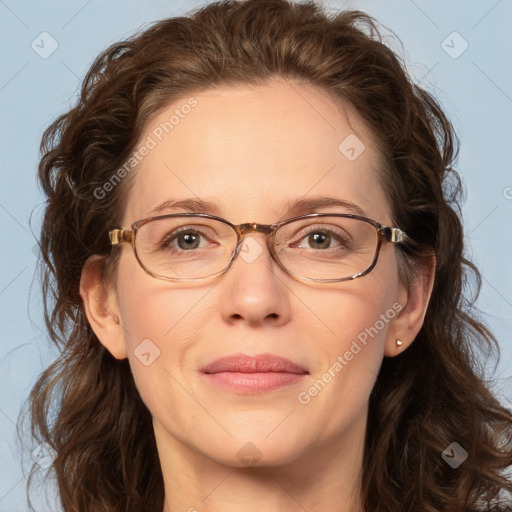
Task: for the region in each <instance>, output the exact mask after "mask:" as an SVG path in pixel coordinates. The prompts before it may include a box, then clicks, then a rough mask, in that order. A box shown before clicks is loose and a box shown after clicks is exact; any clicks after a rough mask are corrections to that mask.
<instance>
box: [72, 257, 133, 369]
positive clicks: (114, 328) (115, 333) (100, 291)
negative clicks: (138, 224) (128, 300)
mask: <svg viewBox="0 0 512 512" xmlns="http://www.w3.org/2000/svg"><path fill="white" fill-rule="evenodd" d="M104 264H105V257H104V256H100V255H97V254H95V255H93V256H91V257H90V258H88V259H87V261H86V262H85V264H84V267H83V269H82V276H81V278H80V296H81V297H82V300H83V302H84V307H85V314H86V315H87V319H88V320H89V324H90V325H91V328H92V330H93V331H94V333H95V334H96V336H97V338H98V340H99V341H100V343H101V344H102V345H103V346H104V347H105V348H106V349H107V350H108V351H109V352H110V353H111V354H112V355H113V356H114V357H115V358H116V359H126V358H127V357H128V354H127V351H126V343H125V337H124V329H123V326H122V324H121V321H120V318H121V314H120V310H119V303H118V300H117V294H116V290H115V287H114V286H112V288H111V289H107V288H106V287H105V285H104V284H103V283H102V280H101V272H102V268H103V265H104Z"/></svg>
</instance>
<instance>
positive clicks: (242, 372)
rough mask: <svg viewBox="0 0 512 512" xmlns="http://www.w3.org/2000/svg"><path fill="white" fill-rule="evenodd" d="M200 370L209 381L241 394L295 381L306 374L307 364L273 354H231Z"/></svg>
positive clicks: (295, 382)
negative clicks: (299, 363) (304, 366)
mask: <svg viewBox="0 0 512 512" xmlns="http://www.w3.org/2000/svg"><path fill="white" fill-rule="evenodd" d="M200 371H201V373H202V374H203V375H204V376H205V378H206V379H207V380H208V382H209V383H210V384H212V385H215V386H218V387H220V388H223V389H226V390H228V391H232V392H237V393H241V394H245V393H249V394H250V393H260V392H265V391H272V390H274V389H278V388H281V387H283V386H289V385H292V384H297V383H299V382H301V381H302V380H303V379H304V378H305V377H306V376H307V375H309V371H308V370H307V369H306V368H303V367H301V366H299V365H298V364H296V363H294V362H293V361H290V360H288V359H284V358H282V357H278V356H274V355H272V354H260V355H257V356H248V355H246V354H234V355H231V356H227V357H222V358H220V359H217V360H215V361H213V362H211V363H209V364H207V365H206V366H205V367H203V368H201V370H200Z"/></svg>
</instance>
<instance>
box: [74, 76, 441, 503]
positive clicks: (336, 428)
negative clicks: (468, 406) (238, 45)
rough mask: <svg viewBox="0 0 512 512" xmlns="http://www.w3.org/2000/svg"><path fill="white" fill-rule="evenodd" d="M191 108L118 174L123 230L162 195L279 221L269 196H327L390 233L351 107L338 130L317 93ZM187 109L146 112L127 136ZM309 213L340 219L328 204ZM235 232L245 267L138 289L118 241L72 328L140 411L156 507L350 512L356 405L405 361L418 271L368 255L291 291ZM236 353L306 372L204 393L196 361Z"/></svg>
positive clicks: (218, 96) (212, 93)
mask: <svg viewBox="0 0 512 512" xmlns="http://www.w3.org/2000/svg"><path fill="white" fill-rule="evenodd" d="M191 96H194V98H196V100H197V102H198V103H197V106H196V107H195V108H194V109H193V110H192V111H191V112H190V113H189V114H188V115H187V116H186V117H184V118H183V119H180V123H179V124H178V125H177V126H175V127H174V129H173V130H172V132H171V133H169V134H167V135H165V136H164V137H163V138H162V140H161V141H160V142H158V144H157V146H156V147H155V148H154V149H152V150H151V151H150V152H149V153H148V155H147V156H146V157H145V158H144V159H143V160H142V161H141V162H140V163H139V164H138V166H137V168H136V170H135V171H133V172H136V173H137V175H136V177H135V183H134V188H133V189H132V192H131V194H130V195H129V197H128V201H127V204H126V210H125V212H124V217H123V220H122V223H121V225H122V227H123V228H125V229H129V228H130V225H131V224H132V223H133V222H135V221H137V220H139V219H143V218H146V217H149V216H151V214H150V213H149V212H150V210H151V209H152V208H153V207H154V206H156V205H157V204H158V203H160V202H162V201H164V200H166V199H169V198H171V197H172V198H176V197H179V198H184V197H187V198H188V197H191V198H200V199H208V200H211V201H214V202H216V203H217V205H218V208H219V212H218V214H219V215H220V216H221V217H224V218H226V219H227V220H229V221H230V222H232V223H234V224H240V223H243V222H258V223H265V224H271V223H273V222H277V221H279V220H282V219H284V218H286V217H283V211H284V206H283V205H284V203H285V201H287V200H294V199H297V198H300V197H310V196H328V197H338V198H342V199H344V200H346V201H350V202H352V203H354V204H356V205H357V206H359V207H360V208H361V209H362V210H363V211H364V213H365V215H366V216H368V217H370V218H372V219H375V220H377V221H379V222H381V223H382V224H385V225H391V226H392V225H394V224H393V222H392V219H391V215H390V212H391V209H390V206H389V204H388V200H387V198H386V196H385V194H384V192H383V189H382V185H381V182H380V179H381V176H380V174H379V173H380V172H381V171H380V170H379V168H381V166H382V162H381V161H380V157H379V155H378V154H377V152H376V150H375V149H374V148H375V143H374V142H373V141H372V138H371V137H370V136H369V135H368V134H367V132H366V130H365V129H364V126H363V125H362V123H361V122H360V121H359V119H358V117H357V116H356V115H353V113H352V114H351V115H350V116H349V119H350V124H349V122H348V120H347V117H346V116H344V115H342V113H341V112H340V110H339V109H337V108H336V105H335V103H334V102H333V100H332V99H331V98H330V97H329V96H328V95H327V94H326V93H325V92H324V91H322V90H320V89H317V88H314V87H311V86H306V85H299V84H296V83H288V82H286V81H284V80H275V81H273V82H271V83H269V84H268V85H266V86H258V87H250V86H246V85H244V86H238V87H232V86H231V87H228V86H225V87H218V88H216V89H208V90H205V91H202V92H198V93H196V94H193V95H191ZM187 98H188V97H185V98H183V99H182V100H180V101H176V102H174V103H173V104H171V105H168V106H167V107H166V108H165V109H163V110H162V111H161V112H159V113H158V114H157V116H156V117H154V118H153V119H152V120H151V121H150V122H149V123H148V125H147V127H146V131H145V133H144V134H143V136H142V137H141V141H143V140H145V139H146V137H147V136H148V135H151V134H152V132H153V130H154V129H155V127H157V126H158V125H159V124H160V123H162V122H164V121H167V120H169V117H170V116H171V115H172V114H173V112H174V110H175V109H176V108H179V107H180V105H183V104H184V103H185V102H186V100H187ZM350 134H356V135H357V137H358V138H359V139H360V140H361V141H363V143H364V144H365V146H366V149H365V151H364V152H363V153H362V154H361V155H360V156H359V157H358V158H356V159H355V160H354V161H350V160H349V159H347V158H346V157H345V156H344V155H343V154H342V153H341V152H340V151H339V149H338V145H339V144H340V142H341V141H342V140H344V139H345V138H346V137H347V136H348V135H350ZM317 211H318V212H319V213H328V212H331V213H351V212H350V211H349V210H347V209H346V208H344V207H339V206H335V207H329V208H325V209H322V210H317ZM163 213H178V212H174V211H167V212H161V213H160V214H163ZM205 213H213V212H205ZM305 213H315V212H314V211H310V212H305ZM251 237H253V239H254V240H256V241H257V242H258V243H259V244H260V245H261V246H262V247H263V248H264V249H265V250H264V251H263V252H262V254H261V255H260V256H259V257H258V258H256V260H254V261H253V262H251V263H247V262H246V261H244V260H243V259H242V258H240V257H238V258H237V260H236V261H235V262H234V264H233V267H232V268H231V269H230V270H229V272H228V273H227V274H225V275H224V276H223V277H222V278H221V279H218V280H216V281H213V282H207V283H205V284H194V285H192V286H191V285H190V284H179V283H169V282H166V281H163V280H159V279H155V278H153V277H151V276H150V275H148V274H147V273H145V272H144V270H143V269H142V268H141V267H140V266H139V264H138V263H137V261H136V259H135V257H134V254H133V250H132V248H131V247H130V245H129V244H123V245H122V246H121V247H119V248H117V250H121V251H122V254H121V257H120V262H119V268H118V275H117V280H116V282H115V283H114V286H113V287H112V289H111V290H110V291H108V290H104V289H103V288H102V287H101V285H100V281H99V264H100V263H101V261H102V260H101V259H100V258H98V257H92V258H91V259H90V260H89V262H88V264H87V265H86V266H85V267H84V270H83V274H82V280H81V287H80V293H81V296H82V298H83V300H84V305H85V310H86V314H87V317H88V319H89V322H90V324H91V326H92V328H93V330H94V332H95V333H96V335H97V337H98V339H99V341H100V342H101V343H102V344H103V345H104V346H105V347H106V348H107V349H108V350H109V351H110V353H111V354H112V355H113V356H114V357H116V358H118V359H125V358H128V360H129V362H130V366H131V369H132V372H133V375H134V379H135V382H136V385H137V388H138V390H139V392H140V394H141V396H142V399H143V400H144V402H145V404H146V405H147V407H148V409H149V410H150V412H151V414H152V416H153V425H154V432H155V437H156V442H157V447H158V453H159V458H160V463H161V467H162V472H163V477H164V483H165V494H166V503H165V507H164V512H165V511H169V512H170V511H172V512H174V511H187V510H191V511H192V510H194V509H195V510H197V511H198V512H201V511H226V510H229V511H231V512H253V511H254V512H256V511H261V510H266V511H269V512H275V511H295V510H307V511H320V510H321V511H333V512H334V511H336V512H349V511H350V512H363V508H362V506H361V500H360V495H359V492H358V488H359V485H360V479H361V470H360V468H361V464H362V457H363V442H364V434H365V428H366V418H367V411H368V399H369V395H370V392H371V390H372V388H373V385H374V383H375V379H376V377H377V374H378V372H379V368H380V365H381V362H382V359H383V357H384V356H387V357H394V356H396V355H397V354H398V353H399V352H400V351H404V350H407V347H408V346H409V345H410V344H411V343H412V342H413V340H414V338H415V336H416V335H417V333H418V331H419V329H420V328H421V325H422V322H423V319H424V315H425V311H426V307H427V304H428V300H429V297H430V294H431V289H432V277H431V276H432V274H433V273H432V269H433V268H434V265H435V263H434V262H432V266H431V267H430V268H421V269H417V271H416V274H415V276H414V278H413V279H412V280H411V284H410V285H409V286H408V287H405V286H404V285H403V284H402V283H401V282H400V280H399V278H398V269H397V261H396V255H395V250H396V249H395V248H394V246H393V244H391V243H386V244H384V245H383V246H382V249H381V253H380V256H379V260H378V263H377V265H376V267H375V268H374V269H373V270H372V272H370V273H369V274H368V275H366V276H363V277H360V278H358V279H355V280H352V281H345V282H339V283H309V284H306V283H301V282H298V281H296V280H294V279H293V278H292V277H291V276H289V275H287V274H286V273H285V272H284V271H283V270H282V269H280V268H279V267H278V266H277V265H276V264H275V262H274V261H273V260H272V258H271V256H270V253H269V252H268V250H267V249H266V245H265V244H266V242H265V235H264V234H262V233H257V234H254V235H251ZM396 303H398V304H400V306H401V310H400V312H399V313H397V314H396V315H395V316H394V317H393V318H392V319H391V320H390V321H389V322H387V323H386V324H385V326H384V328H382V329H381V330H380V331H379V333H378V335H376V336H375V337H373V338H372V339H371V341H370V342H369V343H368V344H367V345H366V346H364V347H363V349H362V350H361V351H360V352H359V353H357V355H355V356H354V357H353V359H351V360H350V361H349V362H348V364H347V365H346V366H344V368H343V370H342V371H341V372H339V374H337V375H336V376H335V377H334V378H332V379H331V381H330V382H329V383H328V384H327V385H326V386H325V388H324V389H323V390H322V391H321V392H320V393H318V395H317V396H314V397H313V398H312V399H311V400H310V401H309V403H307V404H301V403H300V402H299V400H298V394H299V393H300V392H302V391H304V390H307V389H308V388H309V387H310V386H311V385H312V384H313V383H314V382H315V381H317V380H318V379H319V378H321V376H322V375H323V374H324V373H325V372H326V371H327V370H328V368H329V367H331V366H332V364H333V363H334V362H335V361H336V360H337V357H338V356H339V355H343V354H344V353H345V352H346V351H347V350H348V349H349V348H350V345H351V343H352V342H353V340H355V339H356V338H357V335H358V334H359V333H361V332H362V331H364V329H365V328H368V327H369V326H373V325H375V323H376V321H377V320H378V319H379V316H380V315H381V314H383V313H385V312H386V311H389V310H390V308H392V305H393V304H396ZM144 339H150V340H151V341H152V343H154V344H155V345H156V346H157V347H158V348H159V349H160V352H161V353H160V356H159V357H158V358H157V359H155V360H154V362H153V363H152V364H151V365H149V366H145V365H143V364H141V362H140V361H139V359H138V358H137V357H136V356H135V354H134V351H135V349H136V348H137V346H138V345H139V344H140V343H141V342H142V340H144ZM397 339H400V340H402V342H403V345H402V346H401V347H398V346H397V344H396V340H397ZM238 352H242V353H245V354H250V355H254V354H261V353H270V354H275V355H278V356H281V357H285V358H287V359H291V360H292V361H294V362H296V363H298V364H300V365H302V366H305V367H306V368H307V369H308V371H309V375H307V377H306V380H304V381H303V382H302V383H300V384H293V385H290V386H285V387H283V388H279V389H277V390H274V391H270V392H266V393H262V394H258V395H254V396H247V395H239V394H236V393H233V392H229V391H225V390H219V389H217V388H214V387H212V386H209V385H208V383H206V382H205V381H204V379H202V378H201V376H200V374H199V368H200V367H201V366H203V365H205V364H206V363H208V362H210V361H213V360H214V359H217V358H219V357H222V356H225V355H230V354H234V353H238ZM248 443H251V444H250V445H248ZM244 447H246V448H245V450H246V451H247V450H249V452H250V453H254V457H259V460H258V461H257V463H256V464H255V465H254V466H252V467H248V466H247V462H245V461H244V459H242V458H241V457H240V455H239V451H240V450H241V449H243V448H244ZM251 450H252V452H251Z"/></svg>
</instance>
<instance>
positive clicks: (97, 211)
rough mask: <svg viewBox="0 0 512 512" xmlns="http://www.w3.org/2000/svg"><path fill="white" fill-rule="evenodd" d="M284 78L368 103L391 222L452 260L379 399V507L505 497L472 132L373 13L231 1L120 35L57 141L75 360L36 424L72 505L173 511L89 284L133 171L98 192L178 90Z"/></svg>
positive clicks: (361, 108)
mask: <svg viewBox="0 0 512 512" xmlns="http://www.w3.org/2000/svg"><path fill="white" fill-rule="evenodd" d="M274 77H280V78H284V79H293V80H299V81H301V82H305V83H307V84H311V85H314V86H316V87H318V88H321V89H322V90H325V91H327V92H328V93H329V94H330V95H331V96H332V98H333V99H334V100H335V101H340V102H343V103H345V104H348V105H350V106H352V107H353V108H354V109H355V111H356V112H357V113H358V115H359V116H360V118H361V119H362V120H363V122H364V124H365V126H366V127H367V128H368V129H369V130H370V132H371V133H372V134H373V136H374V138H375V140H376V141H377V143H378V146H379V147H378V150H379V152H380V154H381V155H382V157H383V159H384V161H385V162H386V169H385V170H384V173H383V176H382V181H383V187H384V190H385V192H386V194H387V196H388V198H389V199H390V203H391V207H392V218H393V220H394V221H395V223H396V225H398V226H400V228H401V229H403V230H405V232H407V233H408V235H409V236H410V237H411V238H412V239H414V240H415V241H416V242H418V244H417V245H416V246H414V247H411V248H409V249H408V250H407V251H404V252H403V253H399V254H401V255H400V258H401V260H402V263H404V264H406V266H407V268H408V269H409V270H411V269H412V270H413V269H414V264H415V263H421V262H423V261H425V259H426V258H427V257H428V255H429V254H432V252H434V253H435V257H436V259H437V266H436V271H435V281H434V288H433V292H432V296H431V300H430V303H429V306H428V310H427V313H426V317H425V320H424V324H423V326H422V328H421V331H420V332H419V334H418V336H417V338H416V339H415V341H414V343H413V344H412V345H411V347H410V348H409V349H408V350H406V351H404V352H403V353H402V354H400V355H399V356H396V357H390V358H387V357H386V358H384V361H383V363H382V366H381V369H380V373H379V375H378V377H377V380H376V383H375V386H374V388H373V390H372V393H371V396H370V404H369V413H368V420H367V429H366V437H365V451H364V458H363V468H362V470H363V472H362V475H363V477H362V488H361V495H362V499H363V504H364V507H365V511H366V512H388V511H389V512H391V511H411V512H412V511H414V512H418V511H422V512H434V511H440V510H442V511H444V512H463V511H471V510H479V509H484V510H490V509H491V507H492V506H496V507H499V506H500V505H501V506H505V501H504V498H503V496H502V495H503V493H509V492H512V481H511V480H510V476H507V475H506V470H507V468H509V467H510V465H511V464H512V448H511V446H512V443H511V437H512V436H511V434H512V412H511V411H510V410H508V409H507V408H505V407H504V406H502V405H501V404H500V403H499V401H498V399H497V398H496V397H495V396H493V394H492V392H491V391H490V384H491V383H490V382H489V381H488V380H486V378H485V376H484V361H485V357H488V356H489V354H492V353H494V351H497V352H498V353H499V346H498V343H497V341H496V340H495V338H494V337H493V335H492V333H491V332H490V330H489V329H488V328H487V327H486V326H485V325H484V324H483V323H482V321H481V320H479V319H478V315H477V310H476V308H475V306H474V302H475V300H476V298H477V296H478V292H479V289H480V285H481V277H480V274H479V272H478V270H477V269H476V268H475V266H474V265H473V264H472V263H471V262H470V261H469V260H468V259H467V258H466V257H465V251H464V241H463V228H462V224H461V221H460V202H461V199H462V191H463V189H462V185H461V180H460V178H459V175H458V173H457V172H456V170H455V169H454V168H453V167H452V166H453V165H454V162H455V160H456V158H457V153H458V144H459V141H458V139H457V136H456V134H455V133H454V130H453V127H452V125H451V123H450V121H449V120H448V119H447V117H446V115H445V114H444V113H443V111H442V108H441V107H440V105H439V103H438V101H437V100H436V99H435V98H434V97H433V95H431V94H430V93H429V92H427V91H426V90H425V89H423V88H422V87H420V86H419V85H417V84H415V83H414V82H413V81H412V80H411V78H410V77H409V75H408V73H407V70H406V66H405V64H404V63H403V61H402V59H401V57H400V56H399V55H397V54H396V53H395V52H394V51H392V50H391V49H390V48H389V47H388V46H387V45H386V44H384V43H383V37H382V35H381V31H380V30H379V27H378V25H377V22H376V21H375V20H374V19H373V18H372V17H371V16H369V15H367V14H365V13H363V12H361V11H355V10H345V11H339V12H337V13H334V14H329V15H328V14H327V13H326V12H325V11H324V10H323V9H322V8H321V7H319V6H318V5H315V3H314V2H305V3H295V4H293V3H291V2H288V1H286V0H250V1H229V0H228V1H219V2H215V3H211V4H209V5H206V6H204V7H203V8H200V9H197V10H195V11H193V12H192V13H190V14H189V15H188V16H183V17H174V18H169V19H165V20H161V21H158V22H156V23H153V24H151V25H150V26H149V27H146V28H145V29H144V30H143V31H140V32H139V33H137V34H135V35H133V36H132V37H130V38H128V39H127V40H125V41H122V42H118V43H116V44H113V45H111V46H110V47H109V48H107V49H106V50H105V51H104V52H102V53H101V54H100V55H99V56H98V57H97V58H96V60H95V61H94V63H93V64H92V66H91V67H90V69H89V71H88V73H87V75H86V77H85V79H84V81H83V83H82V87H81V91H80V96H79V98H78V101H77V103H76V105H75V106H74V107H73V108H72V109H71V110H69V111H68V112H67V113H65V114H63V115H61V116H60V117H58V118H57V119H56V120H55V121H54V122H53V123H52V124H51V125H50V126H49V127H48V128H47V129H46V130H45V132H44V134H43V137H42V142H41V155H42V156H41V160H40V164H39V170H38V176H39V181H40V184H41V186H42V188H43V191H44V193H45V195H46V197H47V199H46V203H45V214H44V219H43V224H42V229H41V237H40V249H41V255H42V258H41V261H40V279H41V286H42V291H43V298H44V316H45V322H46V327H47V329H48V332H49V336H50V338H51V340H52V341H53V343H55V344H56V346H57V347H58V349H59V351H60V355H59V357H58V358H57V359H56V360H55V362H53V364H51V366H49V367H48V368H47V369H46V370H45V371H44V372H42V374H41V375H40V376H39V378H38V380H37V382H36V384H35V385H34V387H33V389H32V390H31V393H30V397H29V403H30V417H31V433H32V436H33V437H34V439H36V440H37V441H38V442H46V443H47V444H48V445H49V446H51V447H52V448H53V449H54V450H55V452H56V454H57V455H56V458H55V460H54V461H53V464H52V466H51V468H50V470H51V472H52V473H53V474H54V475H55V479H56V483H57V486H58V493H59V498H60V501H61V504H62V508H63V510H64V511H65V512H140V511H141V510H144V511H150V512H161V511H162V509H163V505H164V485H163V477H162V473H161V469H160V464H159V459H158V454H157V449H156V443H155V438H154V433H153V428H152V423H151V414H150V412H149V411H148V409H147V408H146V406H145V404H144V403H143V401H142V400H141V398H140V395H139V393H138V390H137V388H136V386H135V383H134V380H133V377H132V374H131V371H130V367H129V365H128V362H127V360H117V359H115V358H114V357H113V356H112V355H111V354H110V353H109V352H108V351H107V350H106V349H105V347H104V346H103V345H102V344H101V343H100V342H99V340H98V339H97V337H96V335H95V334H94V332H93V330H92V329H91V327H90V325H89V323H88V320H87V317H86V315H85V311H84V305H83V302H82V299H81V297H80V294H79V283H80V277H81V272H82V269H83V267H84V263H85V261H86V260H87V259H88V258H89V257H90V256H91V255H93V254H99V255H103V256H104V257H105V259H104V261H105V265H104V267H103V270H104V272H103V274H102V278H103V280H104V283H105V285H106V286H108V285H109V284H111V283H112V282H113V279H115V270H116V264H117V262H118V260H117V255H118V252H116V251H113V252H111V246H110V243H109V236H108V229H109V227H110V226H114V225H118V224H119V222H120V219H121V217H122V213H123V211H124V208H125V206H126V198H127V195H128V192H129V190H130V187H131V186H133V176H134V175H135V171H133V172H129V173H126V172H125V173H124V174H127V175H126V176H124V177H123V178H122V179H120V180H119V183H118V184H117V183H116V184H115V185H116V186H114V185H113V186H112V187H111V188H112V190H111V191H110V193H109V194H103V195H101V197H100V194H98V187H102V186H103V184H105V183H107V182H109V180H111V178H112V176H113V175H114V174H115V173H116V171H119V169H121V168H122V166H123V165H124V164H125V163H126V161H127V158H128V157H129V155H130V154H131V152H132V151H133V149H134V148H135V147H136V146H137V144H138V143H140V137H141V134H142V133H143V130H144V127H145V126H146V125H147V123H148V120H150V119H151V117H152V116H154V115H155V114H156V113H157V112H158V111H159V110H161V109H162V108H165V106H166V105H168V104H169V103H170V102H172V101H174V100H175V99H177V98H180V97H183V96H184V95H186V94H187V95H188V94H191V93H193V92H195V91H200V90H205V89H207V88H208V87H211V86H215V85H219V84H221V85H234V84H249V85H254V84H265V83H268V81H269V80H271V79H272V78H274ZM125 169H126V168H125ZM118 175H119V174H118ZM484 356H485V357H484ZM453 441H457V442H458V443H459V444H460V445H461V446H463V447H464V449H465V450H466V451H467V452H468V453H469V457H468V458H467V460H466V461H465V462H464V463H463V464H462V465H460V466H459V467H458V469H456V470H454V469H453V468H452V467H450V466H449V465H448V464H446V462H445V461H444V460H443V459H442V457H441V453H442V452H443V450H444V449H445V448H446V447H447V446H449V445H450V443H452V442H453ZM36 469H37V466H36V464H34V466H33V467H32V471H31V473H30V478H29V481H28V485H27V489H29V488H30V486H31V480H32V477H33V474H34V473H35V471H36ZM28 494H29V490H27V495H28ZM29 502H30V498H29ZM482 507H483V508H482ZM493 510H504V509H503V508H495V509H493ZM508 510H510V509H508Z"/></svg>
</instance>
